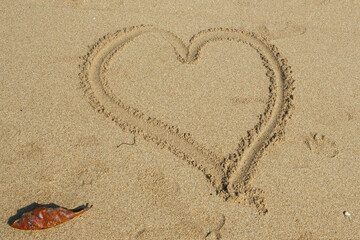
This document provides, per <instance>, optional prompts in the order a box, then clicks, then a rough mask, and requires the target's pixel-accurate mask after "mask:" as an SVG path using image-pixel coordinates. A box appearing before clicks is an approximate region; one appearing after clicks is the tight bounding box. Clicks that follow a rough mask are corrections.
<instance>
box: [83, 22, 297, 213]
mask: <svg viewBox="0 0 360 240" xmlns="http://www.w3.org/2000/svg"><path fill="white" fill-rule="evenodd" d="M145 33H156V34H159V35H160V36H162V37H163V38H164V39H166V40H167V41H168V42H169V43H170V44H171V46H172V47H173V49H174V51H175V54H176V56H177V59H178V60H179V61H180V62H181V63H183V64H193V63H196V61H198V59H199V56H200V51H201V49H202V47H204V46H205V45H206V44H207V43H209V42H213V41H223V40H234V41H237V42H241V43H245V44H248V45H250V46H251V47H252V48H254V49H255V50H256V51H257V52H258V53H259V54H260V57H261V59H262V61H263V65H264V67H265V68H266V69H267V74H266V75H267V76H268V77H269V79H270V87H269V99H268V102H267V107H266V109H265V111H264V113H262V114H260V116H259V122H258V123H257V124H256V125H255V126H254V127H253V128H252V129H251V130H249V131H248V136H247V137H244V138H242V140H241V141H240V144H239V146H238V149H237V151H236V153H233V154H230V155H229V157H223V158H219V157H218V156H216V155H215V154H214V153H213V152H212V151H210V150H209V149H206V148H205V147H204V146H202V145H201V144H199V143H197V142H196V141H195V140H194V139H193V138H192V137H191V135H190V134H189V133H186V132H182V131H180V129H179V128H177V127H176V126H172V125H169V124H167V123H164V122H163V121H161V120H158V119H155V118H152V117H150V116H147V115H145V114H144V113H142V112H141V111H140V110H138V109H136V108H133V107H131V106H128V105H126V104H125V103H123V102H122V101H121V100H120V99H118V98H117V97H116V96H115V95H114V94H113V93H112V91H111V89H109V88H108V83H107V80H106V78H105V77H104V73H106V71H107V68H108V67H109V62H110V60H111V58H112V57H113V56H114V55H115V54H116V53H117V52H118V51H119V50H121V49H122V47H124V46H125V45H126V44H127V43H129V42H131V41H133V40H134V39H135V38H136V37H138V36H140V35H142V34H145ZM82 59H83V60H84V62H83V64H81V65H80V68H81V72H80V74H79V76H80V79H81V86H82V88H83V90H84V94H85V96H87V98H88V101H89V103H90V104H91V105H92V107H93V108H94V109H96V110H97V111H98V112H102V113H103V114H104V115H105V116H106V117H109V118H110V119H111V120H112V121H114V122H116V123H117V124H118V125H119V126H120V127H121V128H122V130H124V131H127V132H131V133H133V134H135V135H140V136H142V137H143V138H144V139H145V140H147V141H150V142H155V143H156V144H157V145H158V146H160V147H161V148H167V149H168V150H169V151H171V152H173V153H174V154H175V155H176V156H178V157H180V158H182V159H184V160H186V161H187V162H188V163H189V164H190V165H193V166H194V167H196V168H198V169H199V170H201V171H202V172H203V173H204V174H205V176H206V178H207V179H208V180H209V182H210V183H211V184H212V185H213V186H214V187H215V189H216V190H217V192H219V193H220V195H221V196H222V197H223V198H224V199H226V200H228V199H235V200H237V199H241V197H240V195H241V194H242V195H243V199H247V200H248V201H249V203H251V204H254V205H255V206H256V208H257V209H258V210H259V212H261V213H263V214H265V213H266V212H267V209H266V207H265V203H264V198H263V197H262V196H261V195H262V191H261V190H260V189H256V188H253V187H251V186H250V185H249V181H250V180H251V178H252V176H253V174H254V168H255V166H256V163H257V161H258V160H259V158H260V157H261V155H262V153H263V152H264V150H265V149H266V148H267V147H268V146H269V145H270V144H271V143H274V142H276V141H277V140H279V139H281V138H282V136H283V134H284V126H285V124H286V122H287V120H288V119H289V118H290V116H291V114H290V113H291V112H290V110H291V109H292V108H293V104H292V100H293V95H292V91H293V90H294V87H293V82H294V81H293V79H292V76H291V75H292V71H291V69H290V67H289V66H288V65H287V60H286V59H285V58H283V57H281V55H280V53H279V52H278V50H277V48H276V47H275V46H274V45H271V44H270V43H268V42H267V40H266V39H264V38H259V37H257V36H256V35H255V34H254V33H250V32H246V31H242V30H237V29H223V28H217V29H208V30H205V31H201V32H199V33H198V34H196V35H194V36H193V37H192V38H191V39H190V41H189V45H188V46H186V45H185V44H184V43H183V41H182V40H181V39H180V38H178V37H177V36H176V35H175V34H173V33H171V32H169V31H165V30H162V29H158V28H156V27H153V26H144V25H141V26H137V27H131V28H126V29H123V30H121V31H118V32H116V33H114V34H108V35H106V36H104V37H103V38H101V39H99V41H98V42H97V43H95V44H94V45H93V46H92V47H91V48H90V51H89V52H88V54H87V55H86V56H84V57H83V58H82ZM139 126H141V127H139ZM154 133H155V134H154ZM159 136H160V137H159ZM184 149H185V150H184Z"/></svg>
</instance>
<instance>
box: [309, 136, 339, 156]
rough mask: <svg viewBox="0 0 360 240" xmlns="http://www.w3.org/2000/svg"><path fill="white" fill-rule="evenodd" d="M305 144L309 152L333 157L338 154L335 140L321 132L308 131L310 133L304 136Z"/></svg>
mask: <svg viewBox="0 0 360 240" xmlns="http://www.w3.org/2000/svg"><path fill="white" fill-rule="evenodd" d="M305 144H306V145H307V146H308V148H309V149H310V151H311V152H313V153H315V154H317V155H323V156H325V157H328V158H334V157H336V155H338V154H339V150H338V148H337V146H336V143H335V141H333V140H331V139H329V138H328V137H326V136H325V135H322V134H318V133H310V135H309V136H307V137H306V138H305Z"/></svg>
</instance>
